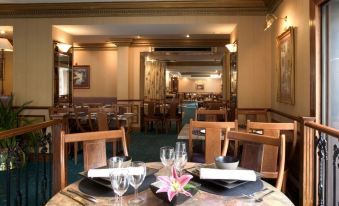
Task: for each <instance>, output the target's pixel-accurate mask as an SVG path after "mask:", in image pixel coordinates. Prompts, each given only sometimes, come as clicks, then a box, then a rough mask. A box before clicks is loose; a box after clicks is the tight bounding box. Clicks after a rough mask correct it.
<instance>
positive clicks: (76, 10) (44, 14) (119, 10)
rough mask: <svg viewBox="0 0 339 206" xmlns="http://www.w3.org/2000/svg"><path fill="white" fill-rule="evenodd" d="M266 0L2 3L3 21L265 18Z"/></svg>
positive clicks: (0, 12) (0, 9)
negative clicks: (219, 17) (255, 16)
mask: <svg viewBox="0 0 339 206" xmlns="http://www.w3.org/2000/svg"><path fill="white" fill-rule="evenodd" d="M274 1H275V0H274ZM267 11H268V9H267V7H266V6H265V4H264V3H263V1H262V0H253V1H246V0H238V1H234V0H214V1H211V0H201V1H199V2H198V3H197V2H196V1H193V0H187V1H180V2H179V1H173V0H172V1H161V2H100V3H98V2H96V3H49V4H47V3H39V4H1V8H0V18H27V17H29V18H50V17H64V18H65V17H66V18H67V17H109V16H190V15H193V16H197V15H199V16H211V15H231V16H232V15H236V16H242V15H247V16H248V15H261V16H262V15H265V14H266V13H267Z"/></svg>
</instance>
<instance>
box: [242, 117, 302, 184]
mask: <svg viewBox="0 0 339 206" xmlns="http://www.w3.org/2000/svg"><path fill="white" fill-rule="evenodd" d="M246 131H247V132H257V133H258V132H259V133H261V134H264V135H269V136H274V137H277V138H278V137H279V136H280V135H281V134H285V136H286V144H288V143H291V146H290V147H288V148H289V149H288V151H289V152H288V153H289V155H288V158H287V161H286V163H291V162H292V161H293V159H292V158H293V156H294V153H295V150H296V147H297V138H298V124H297V121H294V122H293V123H267V122H251V121H250V120H247V128H246ZM264 152H265V155H264V156H263V158H264V162H267V164H266V165H267V166H265V167H268V168H267V169H269V168H271V164H269V160H270V159H272V158H274V157H276V156H277V155H278V154H277V153H278V152H277V150H276V149H274V148H272V147H271V146H265V147H264ZM288 166H289V165H285V171H284V180H283V188H282V191H285V189H286V188H285V187H286V181H287V175H288V168H289V167H288Z"/></svg>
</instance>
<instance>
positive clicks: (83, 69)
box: [73, 65, 91, 89]
mask: <svg viewBox="0 0 339 206" xmlns="http://www.w3.org/2000/svg"><path fill="white" fill-rule="evenodd" d="M90 80H91V78H90V70H89V65H75V66H73V88H74V89H89V88H90Z"/></svg>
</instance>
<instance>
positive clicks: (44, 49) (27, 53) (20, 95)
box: [0, 19, 54, 106]
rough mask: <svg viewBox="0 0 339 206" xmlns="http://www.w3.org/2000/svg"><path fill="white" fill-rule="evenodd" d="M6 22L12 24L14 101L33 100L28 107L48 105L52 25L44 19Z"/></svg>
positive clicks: (20, 102)
mask: <svg viewBox="0 0 339 206" xmlns="http://www.w3.org/2000/svg"><path fill="white" fill-rule="evenodd" d="M7 21H10V22H11V24H9V25H12V26H13V27H14V34H13V44H14V45H13V46H14V52H13V93H14V95H15V102H14V104H17V105H18V104H22V103H24V102H26V101H32V103H31V104H30V106H51V105H52V102H53V101H52V100H53V63H54V61H53V41H52V27H51V25H50V23H49V21H47V20H46V19H15V20H7ZM0 24H1V22H0Z"/></svg>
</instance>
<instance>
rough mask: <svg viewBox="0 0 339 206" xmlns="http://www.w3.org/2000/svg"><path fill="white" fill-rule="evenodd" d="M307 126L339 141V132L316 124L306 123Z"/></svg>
mask: <svg viewBox="0 0 339 206" xmlns="http://www.w3.org/2000/svg"><path fill="white" fill-rule="evenodd" d="M305 126H307V127H310V128H312V129H315V130H318V131H319V132H322V133H326V134H328V135H331V136H333V137H335V138H337V139H339V130H337V129H334V128H332V127H328V126H325V125H322V124H318V123H315V122H305Z"/></svg>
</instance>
